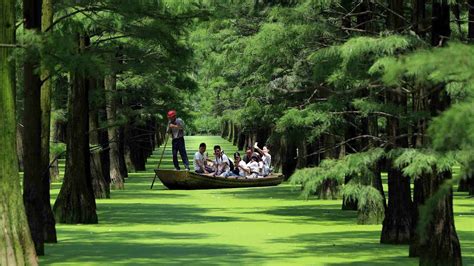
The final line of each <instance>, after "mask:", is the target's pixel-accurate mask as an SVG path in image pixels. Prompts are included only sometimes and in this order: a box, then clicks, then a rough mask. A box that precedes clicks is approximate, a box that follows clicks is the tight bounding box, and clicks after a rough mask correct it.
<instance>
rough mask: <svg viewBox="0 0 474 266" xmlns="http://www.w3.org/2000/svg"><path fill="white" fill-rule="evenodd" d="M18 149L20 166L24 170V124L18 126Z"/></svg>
mask: <svg viewBox="0 0 474 266" xmlns="http://www.w3.org/2000/svg"><path fill="white" fill-rule="evenodd" d="M16 151H17V154H18V156H17V157H18V167H19V170H20V171H21V172H24V171H25V169H24V157H25V152H24V148H23V125H19V124H18V125H17V126H16Z"/></svg>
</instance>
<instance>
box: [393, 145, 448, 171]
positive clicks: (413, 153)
mask: <svg viewBox="0 0 474 266" xmlns="http://www.w3.org/2000/svg"><path fill="white" fill-rule="evenodd" d="M398 152H399V153H400V154H399V155H398V156H397V158H396V159H395V161H394V164H395V166H396V167H398V168H400V169H402V171H403V174H404V175H405V176H409V177H412V178H418V177H420V176H421V175H423V174H433V173H438V172H446V171H451V170H452V167H453V166H454V165H456V163H457V162H456V160H455V158H454V157H453V155H452V154H449V153H448V154H440V153H436V152H434V151H432V150H420V149H404V150H401V151H398Z"/></svg>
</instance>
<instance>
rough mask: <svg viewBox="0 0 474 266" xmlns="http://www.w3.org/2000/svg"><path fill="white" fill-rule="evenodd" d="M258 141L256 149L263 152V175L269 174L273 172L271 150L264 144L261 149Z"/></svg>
mask: <svg viewBox="0 0 474 266" xmlns="http://www.w3.org/2000/svg"><path fill="white" fill-rule="evenodd" d="M257 145H258V142H255V145H254V148H255V150H256V151H257V152H258V153H260V154H261V156H262V161H263V172H262V174H263V176H267V175H269V174H270V173H271V172H272V156H271V155H270V150H269V149H268V148H267V146H263V149H260V148H259V147H258V146H257Z"/></svg>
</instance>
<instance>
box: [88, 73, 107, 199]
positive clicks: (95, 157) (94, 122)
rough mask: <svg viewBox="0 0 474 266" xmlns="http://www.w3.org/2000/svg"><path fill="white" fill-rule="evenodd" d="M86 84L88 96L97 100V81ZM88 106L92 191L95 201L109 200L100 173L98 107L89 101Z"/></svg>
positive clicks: (104, 181)
mask: <svg viewBox="0 0 474 266" xmlns="http://www.w3.org/2000/svg"><path fill="white" fill-rule="evenodd" d="M87 82H88V83H89V93H90V95H92V97H95V98H96V99H97V98H98V97H99V91H98V88H97V81H96V80H95V79H88V80H87ZM92 97H91V98H92ZM89 105H90V107H89V143H90V144H91V146H92V147H94V150H93V151H92V152H91V153H90V156H91V164H90V165H91V168H90V169H91V180H92V189H93V190H94V196H95V198H96V199H104V198H107V199H108V198H110V187H109V184H108V183H107V182H106V180H105V178H104V175H103V173H102V160H101V155H100V154H101V152H102V147H101V146H100V140H99V113H98V107H99V106H98V104H97V101H95V100H91V101H90V103H89Z"/></svg>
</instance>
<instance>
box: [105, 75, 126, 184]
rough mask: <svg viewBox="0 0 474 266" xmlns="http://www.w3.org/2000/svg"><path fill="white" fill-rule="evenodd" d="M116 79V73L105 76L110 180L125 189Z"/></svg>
mask: <svg viewBox="0 0 474 266" xmlns="http://www.w3.org/2000/svg"><path fill="white" fill-rule="evenodd" d="M115 90H116V79H115V76H114V75H109V76H106V77H105V91H106V96H107V97H106V99H107V105H106V106H107V122H108V125H109V126H108V136H109V158H110V181H111V186H112V188H113V189H124V182H123V181H124V179H125V176H123V175H122V172H121V171H120V151H119V141H120V138H119V131H118V127H117V125H115V123H116V116H117V101H116V99H115V95H114V94H115Z"/></svg>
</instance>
